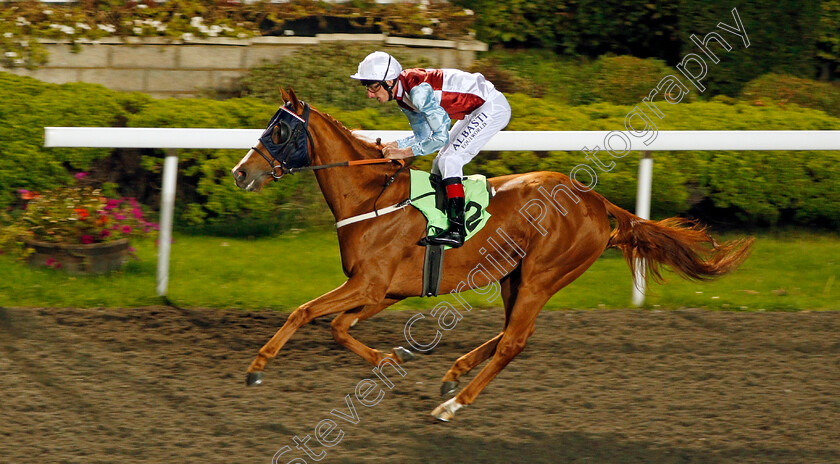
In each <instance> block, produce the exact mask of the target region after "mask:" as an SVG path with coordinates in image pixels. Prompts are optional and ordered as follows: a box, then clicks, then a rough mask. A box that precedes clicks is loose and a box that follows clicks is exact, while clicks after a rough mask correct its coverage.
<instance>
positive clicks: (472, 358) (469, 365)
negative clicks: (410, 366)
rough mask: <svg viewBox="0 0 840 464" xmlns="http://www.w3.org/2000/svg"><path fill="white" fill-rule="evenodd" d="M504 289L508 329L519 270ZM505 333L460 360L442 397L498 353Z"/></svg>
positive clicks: (445, 379)
mask: <svg viewBox="0 0 840 464" xmlns="http://www.w3.org/2000/svg"><path fill="white" fill-rule="evenodd" d="M500 284H501V287H502V301H503V302H504V304H505V325H504V326H505V328H507V324H508V320H509V318H510V311H511V310H512V309H513V303H514V302H515V301H516V291H517V290H518V288H519V269H516V270H515V271H514V272H513V273H512V274H509V275H508V276H506V277H505V278H503V279H502V280H501V282H500ZM504 333H505V331H504V330H502V331H501V332H499V334H498V335H496V336H495V337H493V338H491V339H490V340H487V341H486V342H484V343H482V344H481V346H479V347H478V348H476V349H474V350H472V351H470V352H469V353H467V354H465V355H463V356H461V357H460V358H458V359H457V360H456V361H455V363H454V364H452V367H450V368H449V370H448V371H447V372H446V375H444V376H443V380H442V382H443V383H442V384H441V387H440V394H441V395H444V396H445V395H448V394H450V393H452V392H453V391H455V389H456V388H458V379H459V378H460V377H461V376H462V375H464V374H466V373H467V372H469V371H471V370H473V368H475V367H476V366H478V365H479V364H481V363H483V362H484V361H486V360H487V359H489V358H490V356H493V353H495V352H496V346H497V345H498V344H499V340H501V339H502V335H504Z"/></svg>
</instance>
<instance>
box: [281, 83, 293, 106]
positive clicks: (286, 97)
mask: <svg viewBox="0 0 840 464" xmlns="http://www.w3.org/2000/svg"><path fill="white" fill-rule="evenodd" d="M280 97H282V98H283V103H286V102H287V101H290V100H291V99H292V97H290V96H289V92H286V89H284V88H283V87H280Z"/></svg>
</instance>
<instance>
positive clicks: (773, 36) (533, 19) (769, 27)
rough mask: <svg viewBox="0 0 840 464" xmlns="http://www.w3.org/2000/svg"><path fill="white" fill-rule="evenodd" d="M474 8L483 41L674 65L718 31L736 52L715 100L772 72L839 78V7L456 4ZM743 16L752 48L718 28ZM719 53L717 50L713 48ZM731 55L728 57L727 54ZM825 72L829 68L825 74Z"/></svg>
mask: <svg viewBox="0 0 840 464" xmlns="http://www.w3.org/2000/svg"><path fill="white" fill-rule="evenodd" d="M454 2H455V3H456V4H458V5H461V6H464V7H466V8H471V9H474V10H475V11H476V12H478V14H477V21H476V24H475V27H476V32H477V37H478V39H479V40H482V41H485V42H487V43H489V44H491V45H502V46H506V47H508V48H522V47H523V46H525V47H543V48H546V49H548V50H553V51H556V52H558V53H560V54H562V55H564V56H582V57H589V58H595V57H598V56H601V55H603V54H606V53H613V54H619V55H633V56H637V57H644V58H647V57H652V58H658V59H661V60H664V61H665V62H667V63H668V64H669V65H671V66H674V65H676V64H677V63H679V62H680V60H682V58H683V57H684V56H685V55H686V54H688V53H699V49H698V48H697V46H696V45H695V44H694V43H693V42H692V41H691V40H690V36H691V34H696V35H698V36H699V37H700V38H702V37H704V36H705V35H706V34H707V33H709V32H712V31H717V32H719V33H720V34H721V35H722V36H723V37H724V38H725V40H727V41H728V42H729V43H730V45H732V47H733V51H732V52H730V55H733V54H735V53H737V56H729V57H727V58H722V61H721V63H719V64H715V65H714V69H710V70H709V74H708V76H707V78H706V80H705V81H704V83H705V84H706V86H707V87H708V90H707V91H706V93H707V94H709V95H717V94H719V93H723V94H726V95H730V96H735V95H737V94H738V92H739V91H740V89H741V86H743V84H744V83H746V82H748V81H750V80H752V79H754V78H756V77H758V76H760V75H762V74H765V73H769V72H776V73H785V74H792V75H795V76H799V77H807V78H816V77H817V76H818V74H819V75H820V76H821V78H822V79H826V80H828V79H838V78H840V74H838V70H840V66H838V64H840V51H839V50H840V28H838V24H840V2H838V0H807V1H802V2H792V1H784V2H779V1H776V0H754V1H751V2H746V3H744V2H741V3H739V2H732V1H731V0H709V1H702V2H701V1H696V0H652V1H646V2H627V1H624V0H606V1H605V0H597V1H596V0H575V1H558V0H504V1H497V0H454ZM733 8H737V9H738V13H739V16H740V17H741V19H742V21H743V23H744V26H745V29H746V31H747V35H748V37H749V40H750V47H749V48H748V49H746V50H745V49H744V44H743V43H741V40H740V39H739V38H738V37H736V36H735V35H733V34H730V33H728V32H724V31H723V30H721V29H718V28H717V27H716V26H717V24H718V23H720V22H724V23H726V24H730V25H734V22H733V18H732V13H731V10H732V9H733ZM713 47H717V45H713ZM724 54H725V52H724ZM820 68H822V69H821V70H820Z"/></svg>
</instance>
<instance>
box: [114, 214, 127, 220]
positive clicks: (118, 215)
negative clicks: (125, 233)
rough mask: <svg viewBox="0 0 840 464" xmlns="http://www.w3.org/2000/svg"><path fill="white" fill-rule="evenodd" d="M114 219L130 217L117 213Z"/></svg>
mask: <svg viewBox="0 0 840 464" xmlns="http://www.w3.org/2000/svg"><path fill="white" fill-rule="evenodd" d="M114 219H116V220H117V221H125V220H126V219H128V217H127V216H126V215H125V214H115V215H114Z"/></svg>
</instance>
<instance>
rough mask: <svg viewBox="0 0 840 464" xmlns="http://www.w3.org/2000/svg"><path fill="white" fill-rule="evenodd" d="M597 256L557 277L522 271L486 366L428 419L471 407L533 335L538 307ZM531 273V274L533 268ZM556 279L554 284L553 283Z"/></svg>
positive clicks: (443, 416) (451, 416)
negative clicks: (510, 305) (494, 349)
mask: <svg viewBox="0 0 840 464" xmlns="http://www.w3.org/2000/svg"><path fill="white" fill-rule="evenodd" d="M599 255H600V253H593V254H592V256H591V257H589V258H588V259H586V260H585V261H584V262H583V263H580V264H579V265H578V266H576V267H573V268H567V269H566V270H565V272H561V273H559V275H558V273H545V272H542V273H537V272H530V273H528V271H527V269H523V271H522V282H527V283H524V284H521V285H520V286H519V287H518V288H516V290H515V291H516V298H515V301H514V303H513V308H512V309H511V311H510V315H509V316H508V321H507V327H505V331H504V332H503V333H502V337H501V339H499V343H498V345H497V346H496V351H495V352H494V353H493V358H492V359H491V360H490V362H489V363H488V364H487V365H486V366H484V368H483V369H481V372H479V373H478V375H476V376H475V378H473V379H472V380H471V381H470V383H469V384H467V386H466V387H464V389H463V390H461V392H460V393H458V395H456V396H455V397H453V398H450V399H449V400H447V401H445V402H444V403H443V404H441V405H440V406H438V407H437V408H435V410H434V411H432V415H433V416H434V417H435V418H437V419H440V420H442V421H449V420H450V419H452V418H453V417H454V415H455V411H457V410H458V409H460V408H461V407H462V406H466V405H468V404H472V402H473V401H475V398H476V397H477V396H478V394H479V393H481V391H482V390H484V388H485V387H486V386H487V385H488V384H489V383H490V381H492V380H493V379H494V378H495V377H496V375H498V374H499V372H501V371H502V369H504V368H505V366H507V365H508V363H510V362H511V361H512V360H513V358H515V357H516V355H518V354H519V353H520V352H522V350H523V349H525V343H526V341H527V340H528V337H530V336H531V334H533V333H534V323H535V322H536V320H537V315H538V314H539V312H540V310H541V309H542V307H543V306H544V305H545V304H546V303H547V302H548V300H549V298H551V296H552V295H554V294H555V293H557V291H559V290H560V289H561V288H563V287H565V286H566V285H568V284H569V283H570V282H572V281H573V280H575V279H576V278H578V277H579V276H580V275H581V274H583V272H584V271H585V270H586V269H587V268H589V266H590V265H591V264H592V263H593V262H594V261H595V259H597V258H598V256H599ZM531 271H535V270H534V269H533V268H532V269H531ZM555 278H556V280H555Z"/></svg>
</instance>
